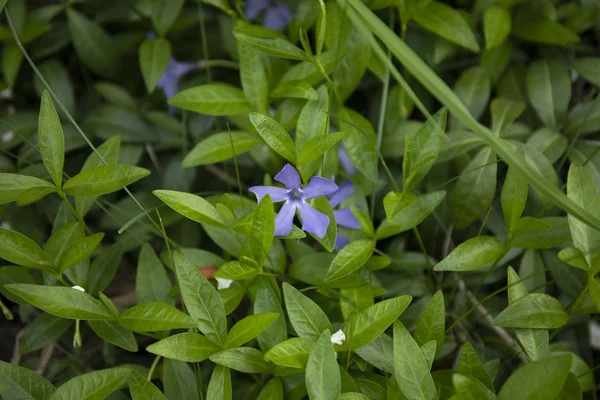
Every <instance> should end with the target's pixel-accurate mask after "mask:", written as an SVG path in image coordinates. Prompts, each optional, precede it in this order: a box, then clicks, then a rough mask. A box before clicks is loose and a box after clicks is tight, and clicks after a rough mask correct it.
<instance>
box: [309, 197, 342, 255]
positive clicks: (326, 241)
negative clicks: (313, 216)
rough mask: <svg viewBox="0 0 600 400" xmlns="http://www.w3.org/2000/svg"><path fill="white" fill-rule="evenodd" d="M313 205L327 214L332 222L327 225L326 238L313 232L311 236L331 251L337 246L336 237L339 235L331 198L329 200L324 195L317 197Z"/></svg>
mask: <svg viewBox="0 0 600 400" xmlns="http://www.w3.org/2000/svg"><path fill="white" fill-rule="evenodd" d="M312 206H313V208H315V209H316V210H317V211H320V212H322V213H323V214H325V215H327V217H328V218H329V221H330V224H329V226H327V231H326V232H325V237H324V238H320V237H318V236H317V235H315V234H314V233H312V232H310V236H312V237H313V238H314V239H315V240H316V241H317V242H319V243H321V245H322V246H323V247H324V248H325V249H326V250H327V251H329V252H331V251H333V249H334V248H335V241H336V237H337V224H334V223H333V221H335V215H334V214H333V208H332V207H331V204H330V203H329V200H327V199H326V198H325V197H324V196H323V197H317V198H316V199H314V200H313V204H312Z"/></svg>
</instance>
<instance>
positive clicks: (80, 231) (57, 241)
mask: <svg viewBox="0 0 600 400" xmlns="http://www.w3.org/2000/svg"><path fill="white" fill-rule="evenodd" d="M55 225H56V224H55ZM84 237H85V232H84V227H83V225H82V224H81V223H79V222H67V223H66V224H64V225H63V226H61V227H60V228H58V229H57V230H55V231H54V232H52V235H51V236H50V238H49V239H48V241H46V244H45V245H44V252H46V254H47V255H48V256H49V257H50V259H51V260H53V262H54V263H55V264H56V265H58V261H59V260H60V259H61V258H62V257H63V254H64V253H65V251H67V249H68V248H69V247H70V246H71V245H73V243H75V242H77V241H78V240H80V239H83V238H84Z"/></svg>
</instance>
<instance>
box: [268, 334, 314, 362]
mask: <svg viewBox="0 0 600 400" xmlns="http://www.w3.org/2000/svg"><path fill="white" fill-rule="evenodd" d="M313 343H314V340H313V339H307V338H301V337H297V338H291V339H288V340H286V341H283V342H281V343H277V344H276V345H275V346H273V347H271V349H269V351H267V352H266V353H265V361H271V362H272V363H274V364H277V365H280V366H282V367H290V368H306V363H307V362H308V356H309V355H310V352H311V351H312V348H313Z"/></svg>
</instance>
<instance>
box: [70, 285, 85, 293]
mask: <svg viewBox="0 0 600 400" xmlns="http://www.w3.org/2000/svg"><path fill="white" fill-rule="evenodd" d="M71 289H75V290H79V291H80V292H85V289H84V288H82V287H81V286H79V285H75V286H73V287H72V288H71Z"/></svg>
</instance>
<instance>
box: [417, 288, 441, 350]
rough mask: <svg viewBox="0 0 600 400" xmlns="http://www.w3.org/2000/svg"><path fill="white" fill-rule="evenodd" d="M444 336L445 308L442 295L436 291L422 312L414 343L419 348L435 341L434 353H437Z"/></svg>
mask: <svg viewBox="0 0 600 400" xmlns="http://www.w3.org/2000/svg"><path fill="white" fill-rule="evenodd" d="M445 334H446V308H445V306H444V294H443V293H442V291H437V292H435V294H434V295H433V296H432V297H431V300H429V303H427V307H425V310H423V313H422V314H421V317H420V318H419V321H418V322H417V328H416V329H415V333H414V336H415V341H416V342H417V344H419V345H420V346H424V345H425V344H427V343H428V342H429V341H431V340H435V343H436V353H439V352H440V350H441V348H442V344H444V336H445Z"/></svg>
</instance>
